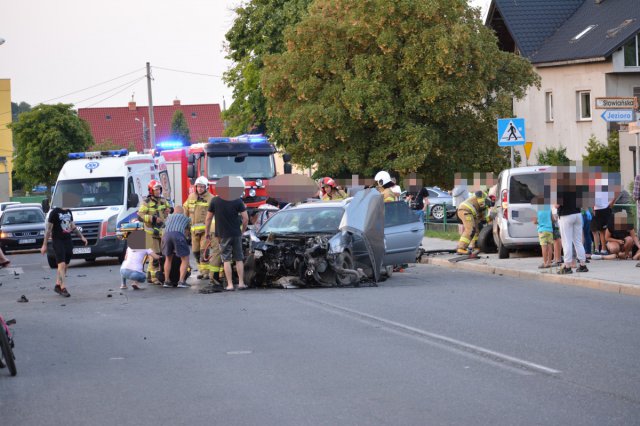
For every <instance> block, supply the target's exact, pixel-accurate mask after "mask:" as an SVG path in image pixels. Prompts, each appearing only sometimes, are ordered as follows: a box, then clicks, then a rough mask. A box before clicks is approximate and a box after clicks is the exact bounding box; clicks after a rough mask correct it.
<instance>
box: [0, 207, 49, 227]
mask: <svg viewBox="0 0 640 426" xmlns="http://www.w3.org/2000/svg"><path fill="white" fill-rule="evenodd" d="M43 222H44V213H42V211H41V210H38V209H30V210H8V211H6V212H5V213H4V214H3V215H2V222H0V223H2V225H20V224H26V223H43Z"/></svg>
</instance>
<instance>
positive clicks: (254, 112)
mask: <svg viewBox="0 0 640 426" xmlns="http://www.w3.org/2000/svg"><path fill="white" fill-rule="evenodd" d="M309 3H311V0H252V1H250V2H248V3H247V4H244V5H242V6H240V7H237V8H236V9H235V12H236V19H235V20H234V22H233V26H232V27H231V29H230V30H229V31H228V32H227V34H226V39H227V49H228V55H227V58H229V59H231V60H232V61H233V62H234V66H233V67H232V68H231V69H230V70H229V71H227V72H226V73H225V75H224V80H225V82H226V83H227V84H228V85H229V86H230V87H232V88H233V103H232V104H231V105H230V107H229V109H228V110H227V111H226V112H225V113H224V115H223V116H224V120H225V123H226V126H227V127H226V129H225V134H227V135H238V134H244V133H249V132H251V133H265V132H267V130H268V128H269V127H273V126H275V125H276V124H275V123H270V122H269V119H268V117H267V113H266V101H265V98H264V95H263V93H262V87H261V85H260V75H261V72H262V69H263V68H264V62H263V59H262V58H263V57H264V55H268V54H273V53H280V52H283V51H284V50H285V44H284V34H283V32H284V30H285V29H286V28H288V27H289V26H291V25H294V24H296V23H298V22H299V21H300V19H301V17H302V16H304V15H306V11H307V6H308V5H309Z"/></svg>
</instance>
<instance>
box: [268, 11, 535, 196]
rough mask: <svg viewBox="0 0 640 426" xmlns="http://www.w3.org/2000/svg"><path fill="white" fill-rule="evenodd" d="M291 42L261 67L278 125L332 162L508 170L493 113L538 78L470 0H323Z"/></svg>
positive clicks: (298, 151) (445, 170) (292, 142)
mask: <svg viewBox="0 0 640 426" xmlns="http://www.w3.org/2000/svg"><path fill="white" fill-rule="evenodd" d="M285 43H286V47H287V49H286V51H285V52H283V53H281V54H273V55H269V56H267V57H265V58H264V62H265V68H264V70H263V72H262V73H261V75H262V83H263V90H264V94H265V96H266V99H267V109H268V113H269V116H270V117H273V118H275V119H277V120H279V122H280V126H279V127H278V128H273V129H269V130H270V132H271V134H272V136H273V137H274V139H275V140H276V141H277V142H278V143H280V144H281V145H283V146H284V147H285V148H286V150H287V151H288V152H290V153H291V154H292V155H293V158H294V161H295V162H298V163H301V164H302V165H304V166H310V165H312V164H317V165H318V168H319V169H320V170H324V171H326V173H332V172H336V171H339V170H342V169H345V168H346V169H348V170H351V171H354V172H359V173H361V174H364V175H367V176H371V175H372V174H373V173H375V171H376V170H379V169H386V170H393V171H397V172H399V173H401V174H405V173H409V172H416V171H417V172H418V173H419V174H421V175H422V176H423V177H425V178H428V179H429V180H430V181H431V182H434V183H440V184H449V183H451V181H452V180H453V173H454V172H455V171H499V170H500V169H501V168H502V167H505V166H506V165H507V164H508V152H507V151H506V150H504V149H500V148H498V146H497V140H496V139H497V136H496V118H498V117H505V116H510V114H511V112H510V111H511V103H512V99H513V97H516V98H521V97H523V96H524V95H525V91H526V88H527V87H529V86H531V85H533V84H538V81H539V78H538V77H537V75H536V74H535V72H534V71H533V68H532V66H531V64H530V63H529V62H528V61H527V60H525V59H523V58H521V57H518V56H516V55H513V54H510V53H507V52H502V51H500V50H499V49H498V46H497V42H496V38H495V35H494V34H493V32H492V31H491V30H490V29H488V28H486V27H485V26H484V25H483V24H482V22H481V20H480V18H479V10H477V9H473V8H470V7H469V6H468V5H467V1H466V0H431V1H409V0H407V1H396V2H390V1H387V0H360V1H353V0H315V1H314V2H313V3H312V4H311V5H310V6H309V11H308V14H307V15H305V16H304V17H303V18H302V20H301V21H300V22H299V23H298V24H297V25H295V26H294V27H289V28H288V29H287V30H286V31H285Z"/></svg>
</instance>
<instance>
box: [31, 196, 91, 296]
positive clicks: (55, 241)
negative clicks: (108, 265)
mask: <svg viewBox="0 0 640 426" xmlns="http://www.w3.org/2000/svg"><path fill="white" fill-rule="evenodd" d="M77 197H79V194H75V193H68V194H63V201H62V204H63V206H74V205H76V204H77V203H76V202H74V201H77V199H76V198H77ZM72 233H75V234H76V235H77V236H78V237H79V238H80V239H81V240H82V243H83V244H84V245H85V246H86V245H87V244H88V242H87V239H86V238H85V237H84V236H83V235H82V232H80V229H79V228H78V227H77V226H76V224H75V223H74V222H73V213H72V212H71V210H70V209H68V208H61V207H55V208H54V209H53V210H51V211H50V212H49V219H48V220H47V227H46V229H45V231H44V241H43V242H42V248H40V253H42V254H43V255H44V254H46V253H47V240H48V239H49V237H51V243H52V245H53V252H54V254H55V257H56V264H57V265H58V270H57V272H56V286H55V287H54V289H53V290H54V291H55V292H56V293H58V294H59V295H60V296H62V297H69V296H71V295H70V294H69V292H68V291H67V287H66V285H65V277H66V276H67V268H68V266H69V262H71V256H72V255H73V241H72V240H71V234H72Z"/></svg>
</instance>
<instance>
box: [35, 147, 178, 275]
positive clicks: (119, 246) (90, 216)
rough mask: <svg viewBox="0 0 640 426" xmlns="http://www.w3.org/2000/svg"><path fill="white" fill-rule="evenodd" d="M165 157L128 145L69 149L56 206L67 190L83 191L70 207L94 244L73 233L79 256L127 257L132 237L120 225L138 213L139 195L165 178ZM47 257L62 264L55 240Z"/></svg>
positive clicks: (52, 264) (53, 202)
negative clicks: (127, 237) (122, 236)
mask: <svg viewBox="0 0 640 426" xmlns="http://www.w3.org/2000/svg"><path fill="white" fill-rule="evenodd" d="M162 161H164V159H162V157H153V156H152V155H150V154H137V153H131V154H129V152H128V151H127V150H126V149H121V150H112V151H102V152H78V153H70V154H69V160H68V161H67V162H66V163H65V164H64V166H63V167H62V169H61V170H60V174H59V175H58V181H57V183H56V187H55V192H54V193H53V198H52V200H51V207H52V208H53V207H57V206H62V200H63V196H64V194H65V193H74V194H77V195H78V196H77V197H74V205H71V206H64V207H69V208H71V211H72V212H73V219H74V221H75V223H76V224H77V225H78V226H80V227H82V233H83V234H84V236H85V237H86V238H87V240H88V241H89V244H88V245H87V246H84V245H83V244H82V241H81V240H80V239H79V238H78V237H76V236H73V245H74V247H73V258H74V259H86V260H87V261H93V260H95V259H96V258H97V257H117V258H118V259H119V260H120V261H121V262H122V260H123V259H124V253H125V251H126V241H124V240H121V239H119V238H118V237H117V236H116V230H117V229H118V228H119V227H120V225H121V224H123V223H128V222H130V221H131V219H135V218H136V216H137V211H138V203H139V201H140V200H141V199H143V198H144V197H146V196H147V195H148V189H147V186H148V185H149V181H151V180H152V179H159V173H158V169H159V163H160V162H162ZM164 169H165V173H166V167H165V168H164ZM47 261H48V263H49V266H50V267H52V268H55V267H56V266H57V265H56V261H55V256H54V254H53V248H52V246H51V242H49V245H48V250H47Z"/></svg>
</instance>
